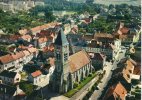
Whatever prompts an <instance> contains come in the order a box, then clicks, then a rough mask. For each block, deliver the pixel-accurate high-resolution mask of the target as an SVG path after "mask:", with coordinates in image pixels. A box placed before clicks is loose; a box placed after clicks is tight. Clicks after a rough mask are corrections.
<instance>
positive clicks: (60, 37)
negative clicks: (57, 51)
mask: <svg viewBox="0 0 142 100" xmlns="http://www.w3.org/2000/svg"><path fill="white" fill-rule="evenodd" d="M66 44H68V41H67V38H66V36H65V34H64V32H63V29H60V30H59V32H58V36H57V38H56V40H55V45H59V46H64V45H66Z"/></svg>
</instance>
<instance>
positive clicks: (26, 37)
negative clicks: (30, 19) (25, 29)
mask: <svg viewBox="0 0 142 100" xmlns="http://www.w3.org/2000/svg"><path fill="white" fill-rule="evenodd" d="M21 39H23V40H25V41H27V42H31V40H32V37H31V36H30V35H28V34H26V35H23V36H21Z"/></svg>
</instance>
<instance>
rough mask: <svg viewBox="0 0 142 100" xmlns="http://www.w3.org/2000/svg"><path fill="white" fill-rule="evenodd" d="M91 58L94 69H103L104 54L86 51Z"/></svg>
mask: <svg viewBox="0 0 142 100" xmlns="http://www.w3.org/2000/svg"><path fill="white" fill-rule="evenodd" d="M88 54H89V56H90V58H91V60H92V65H93V67H94V68H95V70H99V69H103V67H104V65H105V62H106V56H105V55H103V54H101V53H91V52H90V53H88Z"/></svg>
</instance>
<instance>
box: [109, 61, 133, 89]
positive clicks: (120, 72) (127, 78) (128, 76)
mask: <svg viewBox="0 0 142 100" xmlns="http://www.w3.org/2000/svg"><path fill="white" fill-rule="evenodd" d="M118 66H119V67H118V68H117V69H115V70H114V71H113V77H112V79H113V81H114V82H117V81H120V82H121V83H122V84H123V86H124V87H125V88H126V89H127V91H130V90H131V80H132V75H133V71H134V64H133V63H132V61H131V59H124V61H122V62H121V63H119V65H118Z"/></svg>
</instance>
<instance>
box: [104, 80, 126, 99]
mask: <svg viewBox="0 0 142 100" xmlns="http://www.w3.org/2000/svg"><path fill="white" fill-rule="evenodd" d="M126 94H127V90H126V89H125V88H124V86H123V85H122V84H121V83H120V82H119V83H117V84H115V85H113V86H111V87H110V88H109V89H108V90H107V93H106V94H105V97H104V99H103V100H110V99H109V97H111V96H113V98H115V100H116V99H118V98H120V99H121V100H125V96H126Z"/></svg>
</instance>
